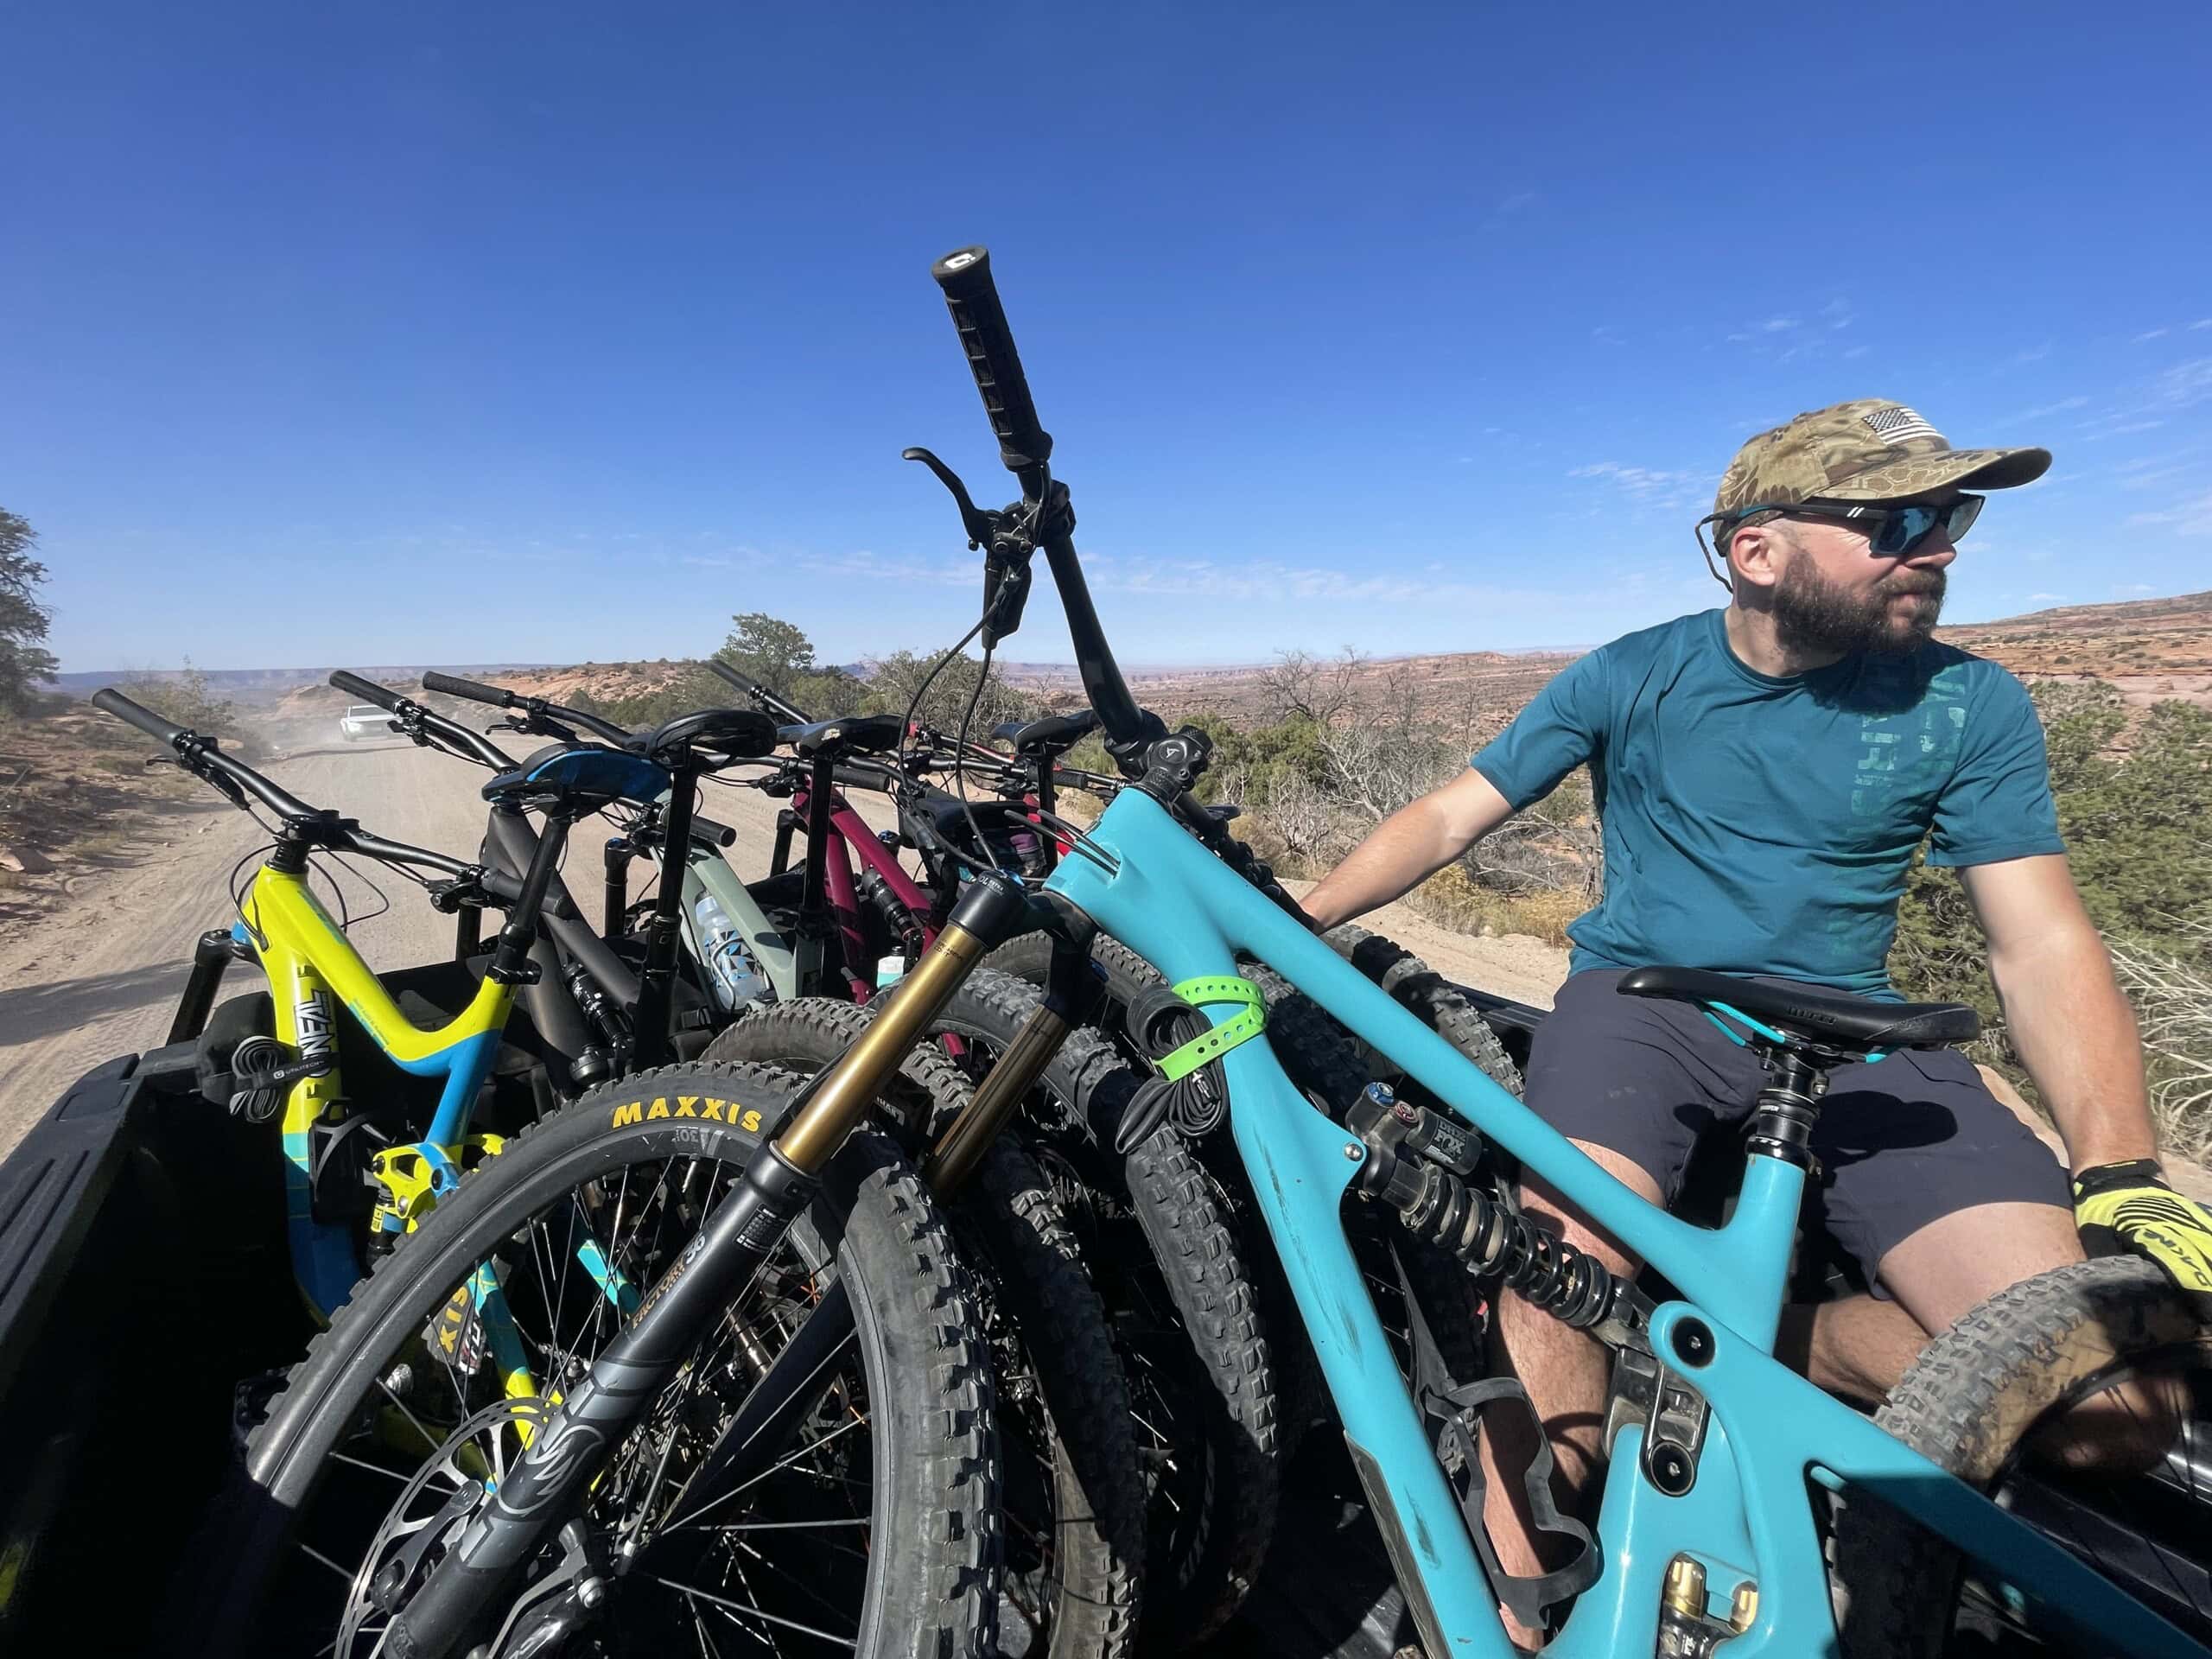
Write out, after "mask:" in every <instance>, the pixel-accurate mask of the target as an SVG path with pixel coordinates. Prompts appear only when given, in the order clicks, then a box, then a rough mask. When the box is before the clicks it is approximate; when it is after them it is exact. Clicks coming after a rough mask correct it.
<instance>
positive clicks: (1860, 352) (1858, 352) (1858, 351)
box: [1843, 346, 1866, 360]
mask: <svg viewBox="0 0 2212 1659" xmlns="http://www.w3.org/2000/svg"><path fill="white" fill-rule="evenodd" d="M1843 355H1844V357H1845V359H1847V360H1848V359H1852V358H1854V357H1864V356H1866V347H1865V346H1853V347H1852V348H1851V349H1850V350H1849V351H1847V352H1846V353H1844V354H1843Z"/></svg>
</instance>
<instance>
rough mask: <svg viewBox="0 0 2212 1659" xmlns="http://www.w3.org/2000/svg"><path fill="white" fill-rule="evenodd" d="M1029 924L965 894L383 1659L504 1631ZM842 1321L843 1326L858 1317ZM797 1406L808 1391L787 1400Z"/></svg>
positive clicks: (786, 1415)
mask: <svg viewBox="0 0 2212 1659" xmlns="http://www.w3.org/2000/svg"><path fill="white" fill-rule="evenodd" d="M1025 908H1026V906H1025V901H1024V897H1023V893H1022V889H1021V884H1020V882H1019V881H1016V880H1013V879H1011V878H1008V877H1002V876H991V875H987V876H982V877H979V878H977V879H976V880H975V881H973V882H971V883H969V886H968V887H967V890H966V891H965V892H964V893H963V894H962V895H961V899H960V902H959V904H958V905H957V906H955V907H954V909H953V912H952V914H951V916H950V918H948V919H947V921H946V923H945V926H944V931H942V932H941V933H939V934H938V937H937V942H936V943H935V944H932V945H931V947H930V948H929V950H927V951H925V952H924V953H923V956H922V959H921V961H920V962H919V963H918V964H917V965H916V966H915V968H914V970H913V971H912V973H910V974H908V975H907V976H906V978H905V979H903V980H901V981H900V982H899V988H898V989H897V990H895V991H894V992H893V994H892V996H891V1000H890V1001H889V1002H888V1003H887V1005H886V1007H884V1010H883V1012H882V1013H881V1014H880V1015H879V1016H878V1017H877V1019H876V1020H875V1021H874V1024H872V1025H871V1026H870V1027H868V1031H867V1032H866V1033H865V1034H863V1035H862V1036H861V1038H860V1039H858V1040H857V1041H855V1043H854V1044H853V1046H851V1047H850V1048H849V1049H847V1050H846V1051H845V1052H844V1053H843V1054H842V1056H840V1057H839V1058H838V1059H837V1061H836V1064H835V1065H832V1066H830V1067H829V1070H828V1071H824V1072H823V1074H822V1076H821V1077H819V1078H817V1080H816V1082H815V1084H813V1086H812V1087H811V1088H810V1090H809V1091H808V1093H807V1095H806V1096H805V1097H804V1103H803V1104H801V1106H800V1107H799V1109H798V1113H797V1115H796V1116H793V1117H792V1119H791V1122H790V1123H789V1124H788V1125H786V1126H785V1128H784V1130H783V1132H782V1133H781V1134H780V1135H778V1136H777V1137H776V1139H775V1141H774V1142H773V1143H772V1144H771V1145H769V1146H766V1147H762V1148H761V1150H760V1153H758V1154H755V1155H754V1157H753V1159H752V1160H751V1161H750V1162H749V1163H748V1164H747V1166H746V1169H745V1173H744V1174H743V1175H742V1176H741V1178H740V1179H739V1180H738V1183H737V1185H736V1186H735V1188H734V1190H733V1191H732V1192H731V1193H730V1195H729V1197H728V1198H726V1199H725V1200H723V1202H722V1203H721V1205H718V1206H717V1207H716V1209H715V1212H714V1214H713V1216H712V1217H709V1220H708V1223H707V1224H706V1226H705V1227H704V1228H703V1229H702V1230H701V1231H700V1232H699V1233H698V1234H697V1235H696V1236H695V1237H694V1238H693V1240H692V1242H691V1243H690V1246H689V1248H687V1249H685V1250H684V1252H683V1256H682V1257H681V1258H680V1259H679V1260H678V1261H677V1262H676V1264H675V1265H674V1266H673V1267H671V1268H670V1269H669V1270H668V1271H667V1272H666V1273H665V1274H663V1275H662V1276H661V1279H660V1281H659V1282H658V1283H657V1284H655V1285H654V1286H653V1287H652V1290H651V1291H649V1292H648V1293H647V1294H646V1296H645V1300H644V1301H643V1302H641V1303H640V1304H639V1307H638V1312H637V1314H636V1317H635V1318H633V1319H632V1320H631V1322H630V1323H629V1325H627V1326H626V1328H625V1329H624V1330H623V1331H622V1332H620V1334H619V1335H617V1336H616V1337H615V1338H614V1340H613V1342H611V1343H609V1344H607V1348H606V1349H605V1350H604V1351H602V1352H601V1354H600V1356H599V1357H598V1358H597V1359H595V1360H594V1361H593V1362H592V1367H591V1370H590V1371H589V1373H588V1374H587V1375H586V1376H584V1378H583V1379H582V1382H581V1383H579V1384H578V1385H577V1386H576V1387H575V1389H572V1390H571V1391H570V1392H569V1395H568V1396H567V1398H566V1399H564V1400H563V1402H562V1403H561V1406H560V1408H559V1409H558V1410H556V1412H555V1413H554V1414H553V1415H552V1416H551V1417H550V1419H549V1420H548V1421H546V1422H545V1424H544V1425H543V1427H541V1428H540V1429H539V1430H538V1431H537V1434H536V1435H535V1436H533V1437H532V1439H531V1445H530V1447H529V1449H528V1450H527V1451H526V1452H524V1454H523V1456H522V1458H521V1459H520V1460H519V1461H518V1463H517V1464H516V1465H515V1466H514V1467H513V1468H512V1470H511V1471H509V1472H508V1475H507V1478H506V1479H505V1480H504V1481H503V1482H501V1483H500V1484H499V1490H498V1491H496V1492H494V1493H493V1494H491V1495H490V1496H489V1497H487V1498H486V1501H485V1503H483V1505H482V1506H481V1507H480V1508H479V1510H477V1512H476V1515H475V1516H474V1518H473V1519H472V1520H471V1521H470V1522H469V1523H468V1525H467V1528H466V1529H464V1530H463V1532H462V1533H461V1537H460V1539H459V1540H458V1541H456V1542H455V1544H454V1547H453V1548H452V1549H451V1550H450V1551H449V1552H448V1554H446V1556H445V1557H444V1558H443V1559H442V1560H440V1561H439V1562H438V1564H437V1565H436V1566H435V1567H433V1568H432V1569H431V1571H430V1573H429V1577H428V1578H427V1579H425V1580H423V1587H422V1588H421V1590H420V1591H418V1592H416V1594H415V1596H414V1597H413V1598H412V1599H410V1601H409V1602H408V1603H407V1605H405V1606H404V1607H403V1608H401V1609H400V1610H399V1611H398V1612H397V1613H396V1614H395V1615H394V1617H393V1618H392V1621H391V1633H390V1635H389V1636H388V1637H387V1638H386V1642H385V1646H386V1649H387V1650H388V1651H391V1652H393V1653H404V1654H406V1655H408V1656H409V1659H449V1656H452V1655H454V1654H458V1653H461V1652H463V1651H465V1650H466V1649H467V1648H468V1646H469V1645H470V1644H471V1643H473V1642H474V1641H476V1640H479V1639H480V1637H481V1636H482V1635H483V1633H484V1632H485V1630H487V1629H496V1628H497V1621H498V1619H499V1617H500V1616H501V1610H502V1609H503V1608H504V1607H505V1605H506V1604H507V1602H508V1600H509V1599H511V1598H512V1593H513V1592H514V1590H515V1588H516V1587H517V1586H518V1583H519V1581H520V1579H521V1576H522V1574H523V1572H524V1569H525V1568H526V1567H528V1566H529V1564H530V1562H531V1560H533V1559H534V1558H535V1557H536V1555H537V1553H538V1551H539V1549H540V1548H542V1547H543V1544H544V1542H545V1541H546V1540H547V1539H548V1538H549V1537H550V1535H551V1534H552V1533H553V1532H554V1530H555V1529H557V1528H558V1527H559V1526H560V1525H561V1524H562V1522H564V1521H565V1520H567V1519H568V1518H569V1517H570V1516H574V1515H575V1513H577V1512H578V1511H579V1510H581V1509H582V1507H583V1504H584V1502H585V1499H586V1497H588V1494H589V1491H590V1488H591V1484H592V1482H593V1480H594V1479H595V1478H597V1476H598V1474H599V1471H600V1470H601V1467H602V1466H603V1465H604V1464H605V1462H606V1459H607V1457H608V1455H609V1454H610V1453H611V1452H613V1449H614V1448H615V1447H616V1446H620V1444H621V1443H622V1441H623V1440H624V1439H625V1438H626V1436H627V1435H628V1434H629V1433H630V1431H631V1430H632V1428H633V1427H636V1425H637V1423H638V1422H639V1420H640V1419H641V1418H643V1416H644V1415H645V1413H646V1411H647V1410H648V1409H649V1408H651V1406H652V1402H653V1400H654V1398H655V1397H656V1396H657V1395H658V1394H659V1393H660V1391H661V1389H663V1388H664V1387H666V1386H667V1384H668V1383H669V1381H670V1380H671V1378H672V1377H674V1376H675V1375H676V1373H677V1370H678V1369H679V1368H680V1367H681V1366H682V1365H683V1362H684V1360H685V1359H686V1358H687V1357H689V1356H690V1353H691V1351H693V1350H694V1349H695V1348H696V1346H697V1345H698V1342H699V1339H700V1338H702V1336H703V1335H704V1334H705V1333H706V1332H707V1331H708V1330H709V1328H710V1327H711V1326H712V1325H713V1324H714V1322H715V1320H716V1319H719V1318H720V1317H721V1314H722V1313H724V1311H725V1310H727V1309H728V1308H729V1307H730V1306H734V1304H735V1303H736V1302H737V1301H738V1300H739V1299H740V1298H741V1297H742V1296H743V1295H744V1294H745V1292H746V1290H747V1287H749V1286H750V1285H751V1284H752V1282H753V1277H754V1275H755V1274H757V1273H758V1272H759V1271H760V1267H761V1264H762V1263H763V1262H766V1260H767V1259H768V1257H769V1256H770V1255H772V1253H773V1252H774V1251H775V1249H777V1247H778V1246H779V1244H780V1243H782V1242H783V1237H784V1235H785V1232H786V1231H787V1230H789V1228H790V1226H791V1222H792V1221H793V1220H794V1219H795V1218H796V1217H798V1215H799V1213H800V1212H801V1211H804V1209H805V1208H806V1206H807V1205H808V1204H809V1203H810V1201H811V1200H812V1198H813V1197H814V1192H815V1189H816V1187H817V1184H818V1178H819V1175H820V1173H821V1172H822V1170H823V1168H825V1167H826V1166H828V1164H829V1160H830V1159H831V1158H832V1157H834V1156H835V1155H836V1152H837V1149H838V1147H841V1146H842V1145H843V1144H844V1142H845V1138H846V1136H847V1135H849V1134H850V1133H851V1131H852V1130H853V1128H855V1126H856V1125H858V1124H859V1123H860V1122H861V1121H862V1120H863V1119H864V1118H865V1117H866V1116H867V1115H868V1111H869V1109H870V1108H871V1107H872V1106H873V1104H874V1101H875V1099H876V1097H877V1096H878V1095H880V1093H881V1092H882V1090H883V1089H884V1087H885V1086H886V1085H887V1084H888V1083H889V1082H890V1080H891V1078H892V1077H893V1074H895V1073H896V1072H897V1071H898V1070H899V1066H900V1065H902V1064H904V1063H905V1060H906V1056H907V1054H908V1052H910V1051H911V1050H912V1048H913V1046H914V1045H915V1043H916V1042H918V1040H920V1039H921V1038H922V1036H923V1035H924V1033H926V1032H927V1031H928V1030H929V1028H930V1027H931V1024H932V1023H933V1022H934V1021H935V1020H936V1019H937V1017H938V1014H940V1013H941V1012H942V1011H943V1009H944V1005H945V1003H946V1002H947V1001H950V999H951V996H952V994H953V993H954V992H955V991H957V990H958V989H959V988H960V985H961V982H963V980H965V979H966V978H967V976H968V973H969V969H971V968H973V967H974V966H975V964H976V963H977V962H979V961H981V960H982V957H984V955H985V954H986V953H988V951H989V950H991V949H992V948H993V947H994V946H995V945H996V944H998V943H999V942H1000V941H1001V939H1002V938H1005V937H1007V935H1008V934H1009V933H1010V932H1011V931H1014V928H1015V927H1016V926H1017V925H1019V923H1020V919H1021V918H1022V917H1023V915H1024V912H1025ZM843 1318H844V1319H845V1321H846V1322H847V1323H848V1324H849V1322H850V1319H851V1312H850V1308H849V1306H847V1307H846V1308H845V1309H844V1312H843ZM813 1322H814V1321H813V1320H812V1319H810V1320H809V1321H808V1326H809V1327H810V1326H811V1325H812V1324H813ZM835 1323H836V1316H835V1315H834V1314H833V1316H832V1319H831V1321H830V1322H829V1324H826V1325H824V1328H823V1332H822V1333H821V1337H820V1338H817V1341H821V1340H827V1339H829V1338H834V1336H835V1335H836V1332H835V1329H834V1325H835ZM796 1369H797V1367H796V1365H795V1366H794V1370H796ZM775 1374H776V1373H775V1371H774V1370H773V1368H772V1370H771V1376H774V1375H775ZM790 1375H791V1373H788V1372H787V1373H785V1376H790ZM755 1392H756V1393H758V1392H759V1390H758V1389H756V1390H755ZM799 1392H800V1383H798V1382H791V1383H783V1384H780V1385H779V1389H778V1390H777V1393H778V1394H782V1395H796V1394H798V1393H799ZM777 1404H778V1402H777V1400H776V1398H775V1395H771V1396H769V1397H768V1398H767V1399H766V1400H764V1402H763V1407H764V1409H763V1410H762V1411H761V1412H760V1413H759V1414H756V1415H755V1416H754V1418H753V1421H754V1422H755V1423H756V1424H758V1423H760V1422H762V1421H784V1422H785V1424H786V1425H788V1423H789V1422H791V1421H796V1418H797V1413H796V1412H795V1411H793V1410H791V1403H790V1401H789V1399H788V1398H786V1399H785V1400H783V1401H782V1402H781V1409H780V1410H778V1409H776V1407H777ZM775 1444H776V1442H775V1440H773V1439H772V1437H771V1436H769V1435H767V1434H764V1433H757V1432H754V1433H753V1434H752V1436H751V1440H750V1446H764V1447H766V1448H767V1449H769V1450H772V1449H773V1447H774V1446H775ZM744 1449H748V1448H747V1447H741V1450H744ZM733 1455H735V1454H733Z"/></svg>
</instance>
